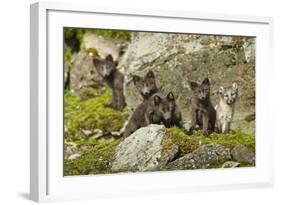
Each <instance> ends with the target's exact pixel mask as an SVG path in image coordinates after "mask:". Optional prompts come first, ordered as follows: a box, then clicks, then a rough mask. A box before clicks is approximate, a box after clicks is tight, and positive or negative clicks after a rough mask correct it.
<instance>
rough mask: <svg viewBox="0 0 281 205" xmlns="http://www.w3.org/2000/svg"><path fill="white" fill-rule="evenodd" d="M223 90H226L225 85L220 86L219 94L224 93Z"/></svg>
mask: <svg viewBox="0 0 281 205" xmlns="http://www.w3.org/2000/svg"><path fill="white" fill-rule="evenodd" d="M223 91H224V87H223V86H220V88H219V94H223Z"/></svg>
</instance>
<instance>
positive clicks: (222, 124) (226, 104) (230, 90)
mask: <svg viewBox="0 0 281 205" xmlns="http://www.w3.org/2000/svg"><path fill="white" fill-rule="evenodd" d="M219 96H220V101H219V103H218V104H217V106H216V107H215V109H216V112H217V128H218V131H219V132H222V133H228V132H229V131H230V124H231V122H232V119H233V115H234V111H235V102H236V100H237V97H238V85H237V83H235V82H234V83H232V86H230V87H226V88H225V87H223V86H221V87H220V88H219Z"/></svg>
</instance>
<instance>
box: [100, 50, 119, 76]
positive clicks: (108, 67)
mask: <svg viewBox="0 0 281 205" xmlns="http://www.w3.org/2000/svg"><path fill="white" fill-rule="evenodd" d="M94 65H95V67H96V69H97V72H98V73H99V74H100V75H101V76H102V77H108V76H110V74H111V73H112V71H113V70H114V69H116V66H117V63H116V62H114V60H113V57H112V55H110V54H109V55H108V56H106V58H105V59H97V58H95V59H94Z"/></svg>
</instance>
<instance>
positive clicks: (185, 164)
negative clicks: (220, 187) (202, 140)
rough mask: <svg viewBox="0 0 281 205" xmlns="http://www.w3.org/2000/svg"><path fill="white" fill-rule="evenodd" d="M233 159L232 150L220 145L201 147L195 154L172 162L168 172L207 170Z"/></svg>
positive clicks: (168, 166)
mask: <svg viewBox="0 0 281 205" xmlns="http://www.w3.org/2000/svg"><path fill="white" fill-rule="evenodd" d="M230 159H231V155H230V149H229V148H226V147H224V146H223V145H220V144H209V145H201V146H200V147H199V148H197V149H196V150H194V151H193V152H191V153H189V154H186V155H184V156H183V157H181V158H179V159H177V160H175V161H172V162H171V163H169V164H168V165H167V166H166V169H168V170H183V169H206V168H210V166H212V165H216V164H218V163H221V162H224V161H227V160H230Z"/></svg>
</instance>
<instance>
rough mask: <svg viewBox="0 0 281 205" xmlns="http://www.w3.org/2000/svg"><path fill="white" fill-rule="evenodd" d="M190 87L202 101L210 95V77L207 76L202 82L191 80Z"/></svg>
mask: <svg viewBox="0 0 281 205" xmlns="http://www.w3.org/2000/svg"><path fill="white" fill-rule="evenodd" d="M189 85H190V88H191V90H192V92H193V94H194V96H196V97H197V98H198V99H199V100H200V101H205V100H207V99H209V97H210V81H209V79H208V78H205V79H204V80H203V81H202V83H201V84H198V83H196V82H189Z"/></svg>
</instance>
